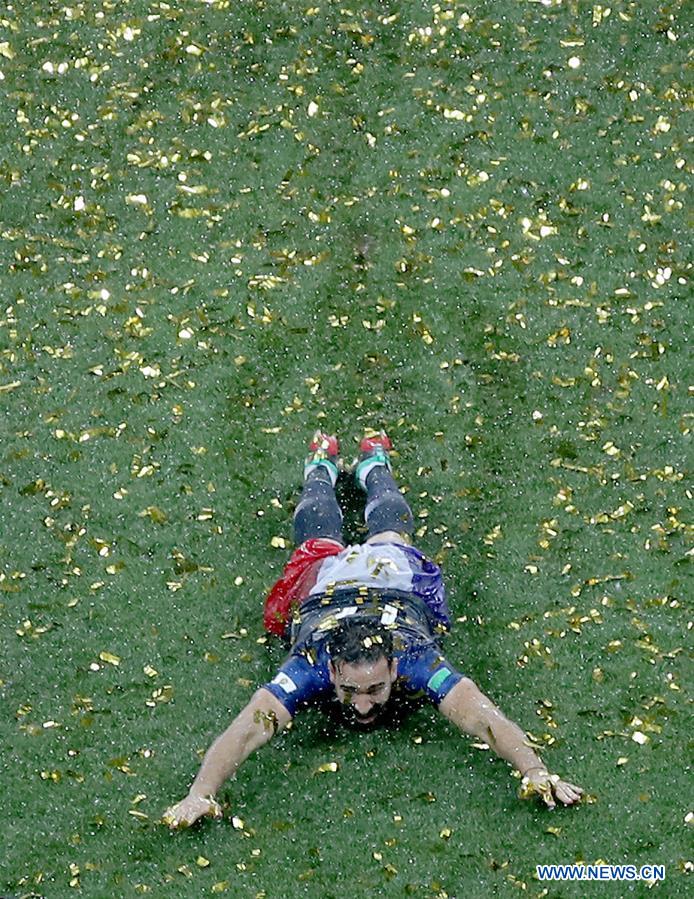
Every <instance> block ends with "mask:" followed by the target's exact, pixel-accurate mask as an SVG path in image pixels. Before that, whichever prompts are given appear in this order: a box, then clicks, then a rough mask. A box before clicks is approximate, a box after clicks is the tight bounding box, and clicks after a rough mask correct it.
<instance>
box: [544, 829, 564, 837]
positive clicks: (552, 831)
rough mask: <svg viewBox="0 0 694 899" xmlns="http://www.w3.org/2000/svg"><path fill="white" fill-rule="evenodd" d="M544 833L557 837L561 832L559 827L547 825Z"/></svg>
mask: <svg viewBox="0 0 694 899" xmlns="http://www.w3.org/2000/svg"><path fill="white" fill-rule="evenodd" d="M545 833H551V834H552V836H553V837H558V836H559V834H560V833H561V827H548V828H547V829H546V830H545Z"/></svg>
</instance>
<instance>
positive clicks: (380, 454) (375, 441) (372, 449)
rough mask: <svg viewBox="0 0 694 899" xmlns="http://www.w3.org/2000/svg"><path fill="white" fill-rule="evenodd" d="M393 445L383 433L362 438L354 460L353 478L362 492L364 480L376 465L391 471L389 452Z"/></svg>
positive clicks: (364, 486)
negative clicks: (357, 455)
mask: <svg viewBox="0 0 694 899" xmlns="http://www.w3.org/2000/svg"><path fill="white" fill-rule="evenodd" d="M392 448H393V444H392V443H391V440H390V437H389V436H388V435H387V434H386V432H385V431H380V432H379V433H374V434H373V436H366V435H365V436H364V437H362V440H361V443H360V444H359V459H358V460H356V465H355V468H354V477H355V478H356V480H357V483H358V484H359V485H360V486H361V488H362V489H363V490H366V479H367V478H368V476H369V474H370V472H371V471H372V470H373V469H374V468H375V467H376V466H377V465H385V467H386V468H387V469H388V471H391V470H392V466H391V464H390V456H389V455H388V452H389V450H392Z"/></svg>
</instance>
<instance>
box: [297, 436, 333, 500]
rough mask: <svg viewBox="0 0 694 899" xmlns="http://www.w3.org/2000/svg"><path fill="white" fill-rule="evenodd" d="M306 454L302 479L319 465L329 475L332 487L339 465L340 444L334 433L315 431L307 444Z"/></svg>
mask: <svg viewBox="0 0 694 899" xmlns="http://www.w3.org/2000/svg"><path fill="white" fill-rule="evenodd" d="M308 450H309V453H308V456H306V461H305V462H304V480H306V478H307V477H308V476H309V475H310V474H311V472H313V471H315V470H316V468H317V467H318V466H319V465H320V466H322V467H323V468H325V470H326V471H327V472H328V474H329V475H330V480H331V482H332V485H333V487H334V486H335V482H336V481H337V474H338V471H339V469H340V467H341V461H340V444H339V442H338V439H337V437H336V436H335V435H334V434H325V433H324V432H323V431H316V433H315V434H314V435H313V439H312V440H311V442H310V443H309V445H308Z"/></svg>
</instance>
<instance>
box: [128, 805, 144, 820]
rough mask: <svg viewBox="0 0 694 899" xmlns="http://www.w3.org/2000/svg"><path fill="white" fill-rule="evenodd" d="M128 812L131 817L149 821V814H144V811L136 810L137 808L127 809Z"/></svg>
mask: <svg viewBox="0 0 694 899" xmlns="http://www.w3.org/2000/svg"><path fill="white" fill-rule="evenodd" d="M128 814H129V815H132V817H133V818H137V819H138V820H140V821H149V815H146V814H145V813H144V812H141V811H138V809H134V808H131V809H128Z"/></svg>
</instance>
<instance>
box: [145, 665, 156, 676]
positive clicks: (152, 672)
mask: <svg viewBox="0 0 694 899" xmlns="http://www.w3.org/2000/svg"><path fill="white" fill-rule="evenodd" d="M142 670H143V671H144V672H145V674H146V675H147V677H157V675H158V674H159V672H158V671H157V669H156V668H153V667H152V666H151V665H145V666H144V668H143V669H142Z"/></svg>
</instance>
